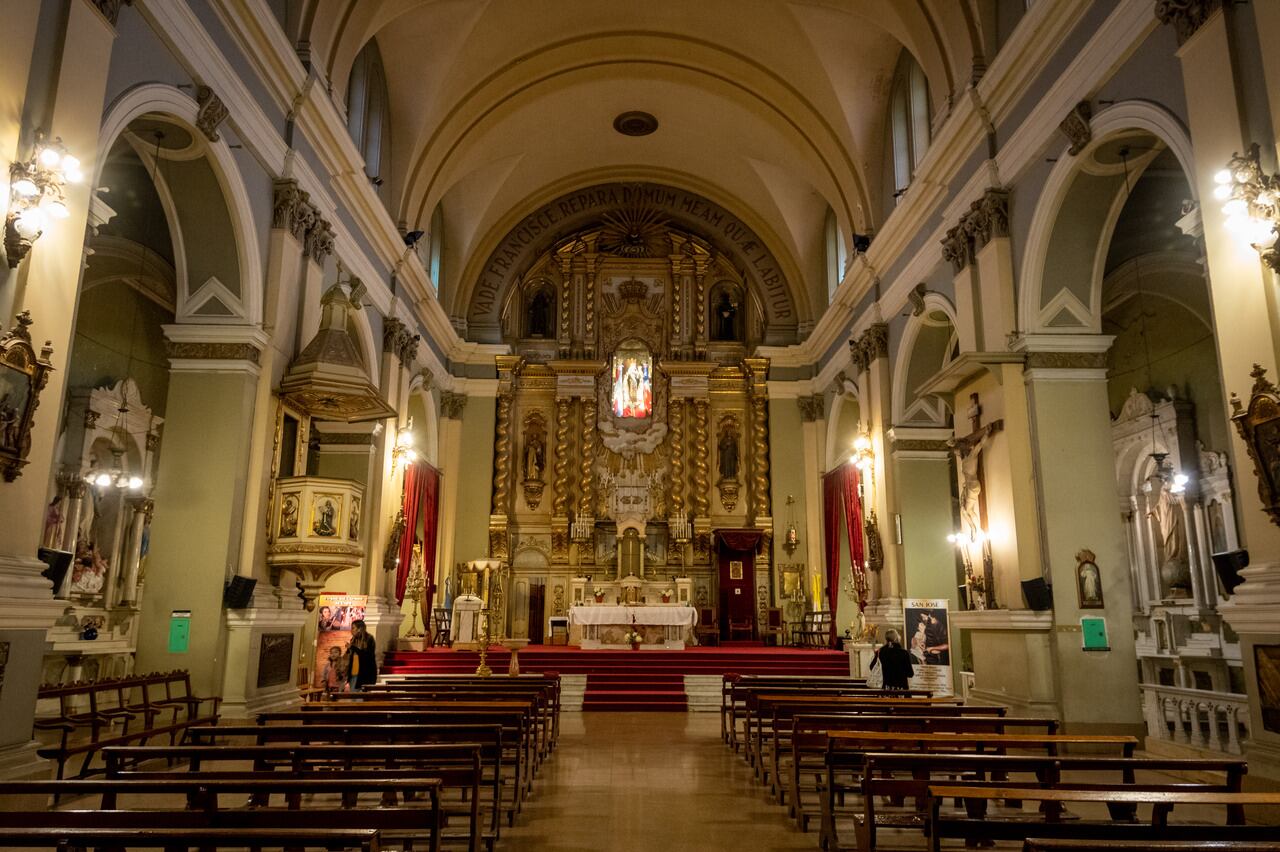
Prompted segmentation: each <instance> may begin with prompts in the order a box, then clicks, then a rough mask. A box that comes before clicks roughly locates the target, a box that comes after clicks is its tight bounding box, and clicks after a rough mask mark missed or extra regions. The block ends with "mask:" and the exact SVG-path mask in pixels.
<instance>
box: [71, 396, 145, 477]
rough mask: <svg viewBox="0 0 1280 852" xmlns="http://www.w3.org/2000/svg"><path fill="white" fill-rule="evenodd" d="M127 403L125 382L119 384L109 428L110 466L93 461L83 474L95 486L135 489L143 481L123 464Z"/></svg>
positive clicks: (126, 438) (126, 428)
mask: <svg viewBox="0 0 1280 852" xmlns="http://www.w3.org/2000/svg"><path fill="white" fill-rule="evenodd" d="M128 415H129V404H128V403H127V402H126V401H125V384H124V383H121V385H120V407H119V408H118V409H116V423H115V426H113V427H112V429H111V467H110V468H109V469H106V470H102V469H99V468H98V467H97V465H96V463H95V465H94V466H93V467H91V468H90V469H89V472H88V473H86V474H85V477H84V478H85V481H86V482H88V483H89V484H90V485H92V486H94V487H95V488H101V489H108V488H116V489H119V490H121V491H137V490H139V489H141V488H142V486H143V484H144V482H143V479H142V477H141V476H138V475H137V474H136V473H131V472H130V471H129V469H128V468H127V467H126V465H125V451H126V449H127V444H126V442H127V441H128V439H129V429H128Z"/></svg>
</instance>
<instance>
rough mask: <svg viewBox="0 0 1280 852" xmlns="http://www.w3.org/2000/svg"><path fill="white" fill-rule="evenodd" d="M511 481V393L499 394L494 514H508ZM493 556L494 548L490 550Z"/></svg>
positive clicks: (495, 450)
mask: <svg viewBox="0 0 1280 852" xmlns="http://www.w3.org/2000/svg"><path fill="white" fill-rule="evenodd" d="M510 480H511V393H510V391H508V392H506V393H501V394H498V416H497V423H496V425H495V426H494V438H493V514H495V515H505V514H506V513H507V494H508V493H509V491H510ZM490 553H491V555H492V548H490Z"/></svg>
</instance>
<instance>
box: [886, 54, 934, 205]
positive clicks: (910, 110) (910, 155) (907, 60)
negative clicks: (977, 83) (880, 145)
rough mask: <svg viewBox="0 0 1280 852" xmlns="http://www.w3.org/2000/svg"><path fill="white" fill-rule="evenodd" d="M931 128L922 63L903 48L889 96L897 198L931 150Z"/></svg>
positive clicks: (926, 82) (927, 85)
mask: <svg viewBox="0 0 1280 852" xmlns="http://www.w3.org/2000/svg"><path fill="white" fill-rule="evenodd" d="M929 129H930V128H929V82H928V80H927V79H926V78H925V76H924V70H923V69H922V68H921V67H920V63H918V62H916V60H915V57H913V56H912V55H911V54H910V53H908V52H907V51H905V50H904V51H903V52H902V59H901V60H899V62H898V69H897V71H896V72H895V73H894V76H893V93H892V95H891V96H890V98H889V132H890V135H891V137H892V139H891V141H892V149H893V194H894V198H895V200H896V199H897V198H898V197H900V196H901V195H902V193H903V191H904V190H906V188H907V187H908V186H910V184H911V179H912V177H914V176H915V173H916V167H917V166H918V165H920V161H921V160H923V159H924V153H925V151H927V150H928V149H929Z"/></svg>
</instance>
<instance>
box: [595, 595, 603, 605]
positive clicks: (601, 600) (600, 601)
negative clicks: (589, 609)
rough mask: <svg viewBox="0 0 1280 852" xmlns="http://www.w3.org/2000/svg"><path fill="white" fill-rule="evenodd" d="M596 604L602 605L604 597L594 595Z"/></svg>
mask: <svg viewBox="0 0 1280 852" xmlns="http://www.w3.org/2000/svg"><path fill="white" fill-rule="evenodd" d="M596 603H598V604H602V603H604V595H596Z"/></svg>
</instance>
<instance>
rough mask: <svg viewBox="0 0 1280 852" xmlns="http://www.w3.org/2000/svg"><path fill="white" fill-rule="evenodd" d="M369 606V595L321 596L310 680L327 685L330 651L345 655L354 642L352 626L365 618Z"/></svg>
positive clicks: (319, 684) (318, 603)
mask: <svg viewBox="0 0 1280 852" xmlns="http://www.w3.org/2000/svg"><path fill="white" fill-rule="evenodd" d="M368 604H369V596H368V595H342V594H336V595H335V594H330V593H328V592H322V593H321V594H320V597H319V599H318V600H317V601H316V613H317V623H316V658H315V664H314V665H313V666H312V672H313V674H312V677H311V682H312V683H314V684H315V685H316V686H323V685H324V665H325V663H326V662H327V661H328V659H329V649H330V648H333V647H337V649H338V650H339V651H342V652H343V653H346V650H347V645H348V644H350V642H351V623H352V622H353V621H359V620H361V619H363V618H364V608H365V607H366V606H367V605H368Z"/></svg>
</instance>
